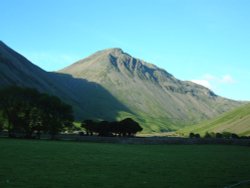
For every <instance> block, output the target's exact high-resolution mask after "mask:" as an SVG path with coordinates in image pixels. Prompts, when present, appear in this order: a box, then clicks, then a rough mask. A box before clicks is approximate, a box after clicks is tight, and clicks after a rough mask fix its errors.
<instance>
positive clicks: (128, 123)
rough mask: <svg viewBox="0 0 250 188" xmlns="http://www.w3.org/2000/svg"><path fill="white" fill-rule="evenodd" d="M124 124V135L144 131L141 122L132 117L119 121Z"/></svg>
mask: <svg viewBox="0 0 250 188" xmlns="http://www.w3.org/2000/svg"><path fill="white" fill-rule="evenodd" d="M119 124H120V125H121V126H122V134H123V135H124V136H126V135H128V136H132V135H135V134H136V133H137V132H140V131H142V127H141V126H140V124H139V123H137V122H136V121H134V120H133V119H132V118H126V119H124V120H122V121H120V123H119Z"/></svg>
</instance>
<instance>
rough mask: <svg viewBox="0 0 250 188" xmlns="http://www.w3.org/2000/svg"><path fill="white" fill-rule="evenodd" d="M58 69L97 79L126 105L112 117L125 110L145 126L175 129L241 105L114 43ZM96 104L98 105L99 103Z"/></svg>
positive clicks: (151, 129)
mask: <svg viewBox="0 0 250 188" xmlns="http://www.w3.org/2000/svg"><path fill="white" fill-rule="evenodd" d="M59 73H64V74H69V75H71V76H72V77H74V78H77V79H85V80H88V81H89V82H94V83H97V84H99V85H101V86H102V87H103V88H105V90H106V91H108V92H109V93H110V94H111V95H112V96H113V97H114V98H115V99H117V101H119V102H120V103H121V104H123V105H124V106H125V107H126V108H127V109H129V110H130V112H128V111H119V112H118V116H117V117H116V118H118V119H120V118H123V117H127V116H130V117H132V118H134V119H136V120H137V121H139V122H140V123H141V124H142V125H143V127H144V132H164V131H169V130H175V129H179V128H180V127H183V126H185V125H190V124H194V123H197V122H200V121H202V120H205V119H210V118H214V117H216V116H218V115H219V114H222V113H223V112H226V111H228V110H231V109H233V108H235V107H237V106H239V105H241V103H240V102H237V101H233V100H229V99H226V98H222V97H220V96H217V95H216V94H214V93H213V92H212V91H211V90H209V89H207V88H205V87H203V86H200V85H198V84H195V83H192V82H188V81H181V80H178V79H176V78H175V77H174V76H173V75H171V74H169V73H168V72H166V71H165V70H163V69H160V68H158V67H157V66H155V65H152V64H149V63H147V62H145V61H143V60H140V59H137V58H134V57H132V56H130V55H129V54H127V53H125V52H123V51H122V50H121V49H119V48H112V49H106V50H103V51H99V52H97V53H95V54H93V55H91V56H89V57H87V58H85V59H82V60H80V61H78V62H76V63H74V64H72V65H70V66H69V67H66V68H64V69H62V70H60V71H59ZM82 101H84V100H82ZM103 102H105V98H103ZM110 106H113V104H112V103H107V106H106V108H105V107H104V108H101V111H102V113H103V114H105V115H107V116H108V114H109V110H105V109H108V108H109V107H110ZM95 110H96V111H99V110H100V108H99V105H98V104H96V107H95Z"/></svg>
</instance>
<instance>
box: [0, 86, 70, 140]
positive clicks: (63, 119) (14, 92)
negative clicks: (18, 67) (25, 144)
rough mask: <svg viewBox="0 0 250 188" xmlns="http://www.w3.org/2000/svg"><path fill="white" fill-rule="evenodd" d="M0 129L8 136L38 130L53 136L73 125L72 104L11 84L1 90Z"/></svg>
mask: <svg viewBox="0 0 250 188" xmlns="http://www.w3.org/2000/svg"><path fill="white" fill-rule="evenodd" d="M0 99H1V100H0V129H1V128H2V129H3V128H5V129H7V130H8V133H9V136H10V137H14V136H15V135H17V134H19V135H20V134H21V135H24V136H25V137H26V138H31V137H32V135H33V134H34V133H37V136H38V138H40V134H41V132H45V133H49V134H50V135H51V137H52V138H54V136H55V135H56V134H57V133H58V132H60V131H62V130H63V129H65V128H69V127H72V126H73V121H74V117H73V110H72V107H71V106H69V105H67V104H65V103H63V102H62V101H61V100H60V99H59V98H58V97H55V96H50V95H48V94H42V93H39V92H38V91H37V90H35V89H29V88H20V87H10V88H7V89H4V90H1V91H0Z"/></svg>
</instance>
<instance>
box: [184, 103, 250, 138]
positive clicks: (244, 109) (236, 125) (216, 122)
mask: <svg viewBox="0 0 250 188" xmlns="http://www.w3.org/2000/svg"><path fill="white" fill-rule="evenodd" d="M179 132H180V133H184V134H186V135H188V134H189V133H190V132H194V133H200V134H205V133H206V132H215V133H216V132H220V133H221V132H231V133H236V134H239V135H248V136H249V135H250V104H246V105H244V106H241V107H239V108H237V109H234V110H232V111H229V112H226V113H224V114H222V115H221V116H219V117H217V118H215V119H212V120H209V121H204V122H202V123H200V124H198V125H194V126H191V127H187V128H184V129H183V130H180V131H179Z"/></svg>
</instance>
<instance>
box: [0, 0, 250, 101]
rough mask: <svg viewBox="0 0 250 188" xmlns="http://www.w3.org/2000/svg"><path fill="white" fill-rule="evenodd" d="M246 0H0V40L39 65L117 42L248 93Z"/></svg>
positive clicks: (190, 76)
mask: <svg viewBox="0 0 250 188" xmlns="http://www.w3.org/2000/svg"><path fill="white" fill-rule="evenodd" d="M249 10H250V1H249V0H105V1H104V0H91V1H90V0H0V15H1V16H0V21H1V22H0V23H1V26H0V40H2V41H3V42H5V43H6V44H7V45H9V46H10V47H12V48H13V49H15V50H16V51H18V52H19V53H21V54H23V55H24V56H25V57H27V58H28V59H29V60H31V61H32V62H33V63H34V64H37V65H38V66H40V67H42V68H43V69H45V70H47V71H55V70H59V69H62V68H63V67H65V66H68V65H70V64H72V63H73V62H75V61H77V60H79V59H82V58H84V57H86V56H88V55H90V54H92V53H94V52H96V51H98V50H102V49H105V48H111V47H120V48H122V49H123V50H124V51H126V52H127V53H129V54H131V55H132V56H135V57H138V58H140V59H143V60H145V61H147V62H150V63H153V64H155V65H157V66H159V67H161V68H163V69H165V70H167V71H168V72H169V73H171V74H173V75H174V76H175V77H177V78H179V79H181V80H192V81H194V82H197V83H200V84H203V85H205V86H207V87H209V88H211V89H212V90H213V91H214V92H215V93H217V94H219V95H221V96H224V97H228V98H232V99H236V100H250V84H249V83H250V74H249V72H250V11H249Z"/></svg>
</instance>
